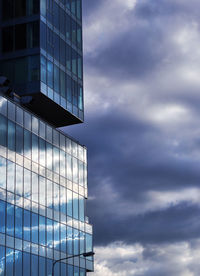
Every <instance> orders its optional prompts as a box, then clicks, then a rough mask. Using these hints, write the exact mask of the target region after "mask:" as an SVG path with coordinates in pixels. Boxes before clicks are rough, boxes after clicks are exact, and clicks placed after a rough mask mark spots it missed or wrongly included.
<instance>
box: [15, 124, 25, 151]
mask: <svg viewBox="0 0 200 276" xmlns="http://www.w3.org/2000/svg"><path fill="white" fill-rule="evenodd" d="M23 139H24V137H23V128H22V127H20V126H18V125H16V152H17V153H19V154H22V155H23Z"/></svg>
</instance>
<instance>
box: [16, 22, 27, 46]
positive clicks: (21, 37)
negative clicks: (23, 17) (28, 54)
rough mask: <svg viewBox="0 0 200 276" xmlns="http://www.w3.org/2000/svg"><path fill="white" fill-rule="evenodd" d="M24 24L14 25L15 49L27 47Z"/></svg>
mask: <svg viewBox="0 0 200 276" xmlns="http://www.w3.org/2000/svg"><path fill="white" fill-rule="evenodd" d="M26 42H27V37H26V24H19V25H16V26H15V49H16V50H21V49H25V48H26V47H27V43H26Z"/></svg>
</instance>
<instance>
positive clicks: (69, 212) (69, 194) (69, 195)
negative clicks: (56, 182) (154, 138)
mask: <svg viewBox="0 0 200 276" xmlns="http://www.w3.org/2000/svg"><path fill="white" fill-rule="evenodd" d="M67 215H68V216H70V217H72V191H70V190H67Z"/></svg>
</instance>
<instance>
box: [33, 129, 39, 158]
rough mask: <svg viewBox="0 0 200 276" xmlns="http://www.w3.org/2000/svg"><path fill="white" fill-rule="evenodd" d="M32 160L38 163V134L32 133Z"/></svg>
mask: <svg viewBox="0 0 200 276" xmlns="http://www.w3.org/2000/svg"><path fill="white" fill-rule="evenodd" d="M32 160H33V161H34V162H36V163H38V136H36V135H35V134H32Z"/></svg>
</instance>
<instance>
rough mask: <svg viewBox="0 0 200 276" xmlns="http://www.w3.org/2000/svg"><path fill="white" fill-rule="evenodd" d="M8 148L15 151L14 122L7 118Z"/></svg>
mask: <svg viewBox="0 0 200 276" xmlns="http://www.w3.org/2000/svg"><path fill="white" fill-rule="evenodd" d="M8 149H9V150H12V151H15V124H14V123H13V122H11V121H10V120H8Z"/></svg>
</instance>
